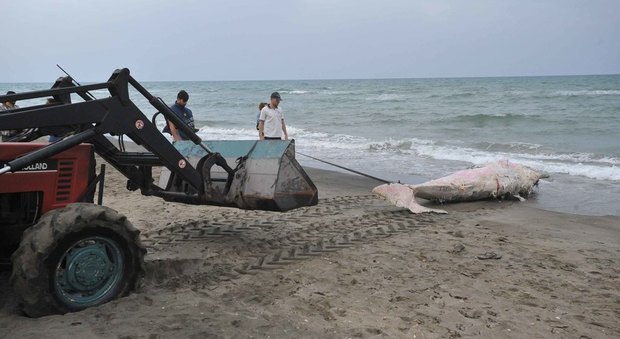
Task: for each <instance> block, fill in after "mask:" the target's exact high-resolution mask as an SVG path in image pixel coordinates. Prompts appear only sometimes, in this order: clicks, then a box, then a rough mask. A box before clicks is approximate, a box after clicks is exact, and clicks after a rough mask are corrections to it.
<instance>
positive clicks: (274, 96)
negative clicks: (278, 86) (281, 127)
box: [271, 92, 282, 107]
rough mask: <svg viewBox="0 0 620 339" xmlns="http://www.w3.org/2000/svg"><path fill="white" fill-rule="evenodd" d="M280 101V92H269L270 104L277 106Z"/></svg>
mask: <svg viewBox="0 0 620 339" xmlns="http://www.w3.org/2000/svg"><path fill="white" fill-rule="evenodd" d="M280 101H282V97H281V96H280V93H278V92H273V93H271V106H274V107H278V105H279V104H280Z"/></svg>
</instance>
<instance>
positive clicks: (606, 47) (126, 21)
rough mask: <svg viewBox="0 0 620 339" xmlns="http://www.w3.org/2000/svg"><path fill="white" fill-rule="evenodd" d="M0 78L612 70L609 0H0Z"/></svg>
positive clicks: (619, 66)
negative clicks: (125, 71)
mask: <svg viewBox="0 0 620 339" xmlns="http://www.w3.org/2000/svg"><path fill="white" fill-rule="evenodd" d="M0 13H1V18H0V32H1V33H0V37H1V39H0V40H1V43H2V48H0V65H2V71H1V72H2V73H0V82H30V81H43V82H49V81H52V80H54V79H56V77H58V76H59V75H60V74H59V72H58V70H57V69H56V67H55V64H56V63H59V64H61V65H62V66H64V67H65V68H66V69H68V70H70V71H71V72H72V73H73V74H74V76H75V77H76V78H77V79H78V80H80V81H103V80H106V79H107V78H108V77H109V75H110V74H111V72H112V71H113V70H114V69H115V68H120V67H128V68H129V69H130V70H131V71H132V74H133V75H134V77H136V78H137V79H138V80H144V81H147V80H237V79H238V80H246V79H248V80H250V79H327V78H336V79H342V78H392V77H463V76H503V75H565V74H610V73H611V74H618V73H620V0H588V1H586V0H582V1H576V0H547V1H545V0H495V1H491V0H382V1H371V0H260V1H259V0H250V1H235V0H220V1H211V0H205V1H197V0H196V1H193V0H174V1H163V0H149V1H146V0H140V1H139V0H133V1H132V0H105V1H99V0H0Z"/></svg>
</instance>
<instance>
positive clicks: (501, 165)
mask: <svg viewBox="0 0 620 339" xmlns="http://www.w3.org/2000/svg"><path fill="white" fill-rule="evenodd" d="M545 177H547V175H545V174H542V173H540V172H537V171H534V170H532V169H530V168H529V167H526V166H523V165H519V164H516V163H512V162H510V161H508V160H500V161H498V162H494V163H489V164H486V165H483V166H478V167H473V168H469V169H466V170H462V171H458V172H455V173H453V174H450V175H448V176H445V177H442V178H439V179H435V180H431V181H428V182H425V183H423V184H420V185H407V184H400V183H399V184H396V183H392V184H385V185H381V186H377V187H375V188H374V189H373V190H372V191H373V193H375V194H377V195H379V196H381V197H383V198H385V199H386V200H388V201H389V202H391V203H393V204H394V205H396V206H399V207H404V208H408V209H409V210H411V212H413V213H425V212H435V213H447V212H446V211H443V210H438V209H431V208H427V207H424V206H421V205H419V204H418V203H417V202H416V201H415V198H416V197H419V198H422V199H426V200H431V201H435V202H440V203H444V202H459V201H475V200H483V199H491V198H495V199H503V198H516V199H519V200H521V201H523V200H525V198H524V197H527V196H529V195H530V194H532V192H533V190H534V187H535V186H537V185H538V181H539V180H540V179H541V178H545Z"/></svg>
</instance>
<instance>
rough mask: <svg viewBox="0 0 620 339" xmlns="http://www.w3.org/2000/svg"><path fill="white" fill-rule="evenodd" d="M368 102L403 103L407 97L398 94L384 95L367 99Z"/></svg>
mask: <svg viewBox="0 0 620 339" xmlns="http://www.w3.org/2000/svg"><path fill="white" fill-rule="evenodd" d="M366 100H367V101H403V100H405V96H404V95H402V94H396V93H384V94H380V95H375V96H371V97H368V98H366Z"/></svg>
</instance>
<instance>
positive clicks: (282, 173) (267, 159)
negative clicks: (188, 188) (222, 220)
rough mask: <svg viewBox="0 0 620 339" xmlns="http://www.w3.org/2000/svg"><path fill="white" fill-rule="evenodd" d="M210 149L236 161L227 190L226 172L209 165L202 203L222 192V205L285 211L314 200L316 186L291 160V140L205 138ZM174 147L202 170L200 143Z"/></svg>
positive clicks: (316, 191) (229, 160)
mask: <svg viewBox="0 0 620 339" xmlns="http://www.w3.org/2000/svg"><path fill="white" fill-rule="evenodd" d="M204 143H205V145H207V146H208V148H209V149H211V150H212V151H213V152H217V153H220V154H221V155H222V156H223V157H224V158H225V159H226V162H227V163H228V165H229V166H230V167H232V168H235V167H236V166H237V165H238V164H239V163H240V159H241V158H244V159H245V160H244V161H241V165H240V166H238V169H237V172H236V173H235V176H234V179H233V181H232V184H231V185H230V190H229V191H228V192H225V189H224V187H225V183H226V178H227V177H228V176H227V174H226V172H225V171H224V170H223V169H222V168H221V167H218V166H213V167H210V169H209V172H210V181H211V185H210V186H211V188H209V189H208V190H207V192H205V194H206V197H207V198H206V203H210V202H212V201H209V200H217V199H216V198H215V197H216V195H217V194H218V193H221V192H225V193H224V197H223V199H224V200H225V203H223V204H224V205H231V206H236V207H239V208H243V209H252V210H269V211H288V210H291V209H295V208H299V207H303V206H313V205H316V204H317V203H318V190H317V188H316V186H315V185H314V183H313V182H312V180H311V179H310V177H309V176H308V174H306V172H305V171H304V169H303V168H302V167H301V165H300V164H299V163H298V162H297V160H295V141H294V140H291V141H284V140H265V141H255V140H224V141H205V142H204ZM175 147H176V149H177V150H178V151H179V152H180V153H181V154H183V155H184V156H185V158H186V159H187V160H188V161H189V163H190V164H191V165H192V166H194V167H196V168H197V169H198V170H202V169H201V168H200V166H204V165H201V159H203V158H205V157H206V156H207V153H206V151H204V150H203V149H202V148H201V147H200V146H197V145H195V144H193V143H192V142H190V141H179V142H176V143H175Z"/></svg>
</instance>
